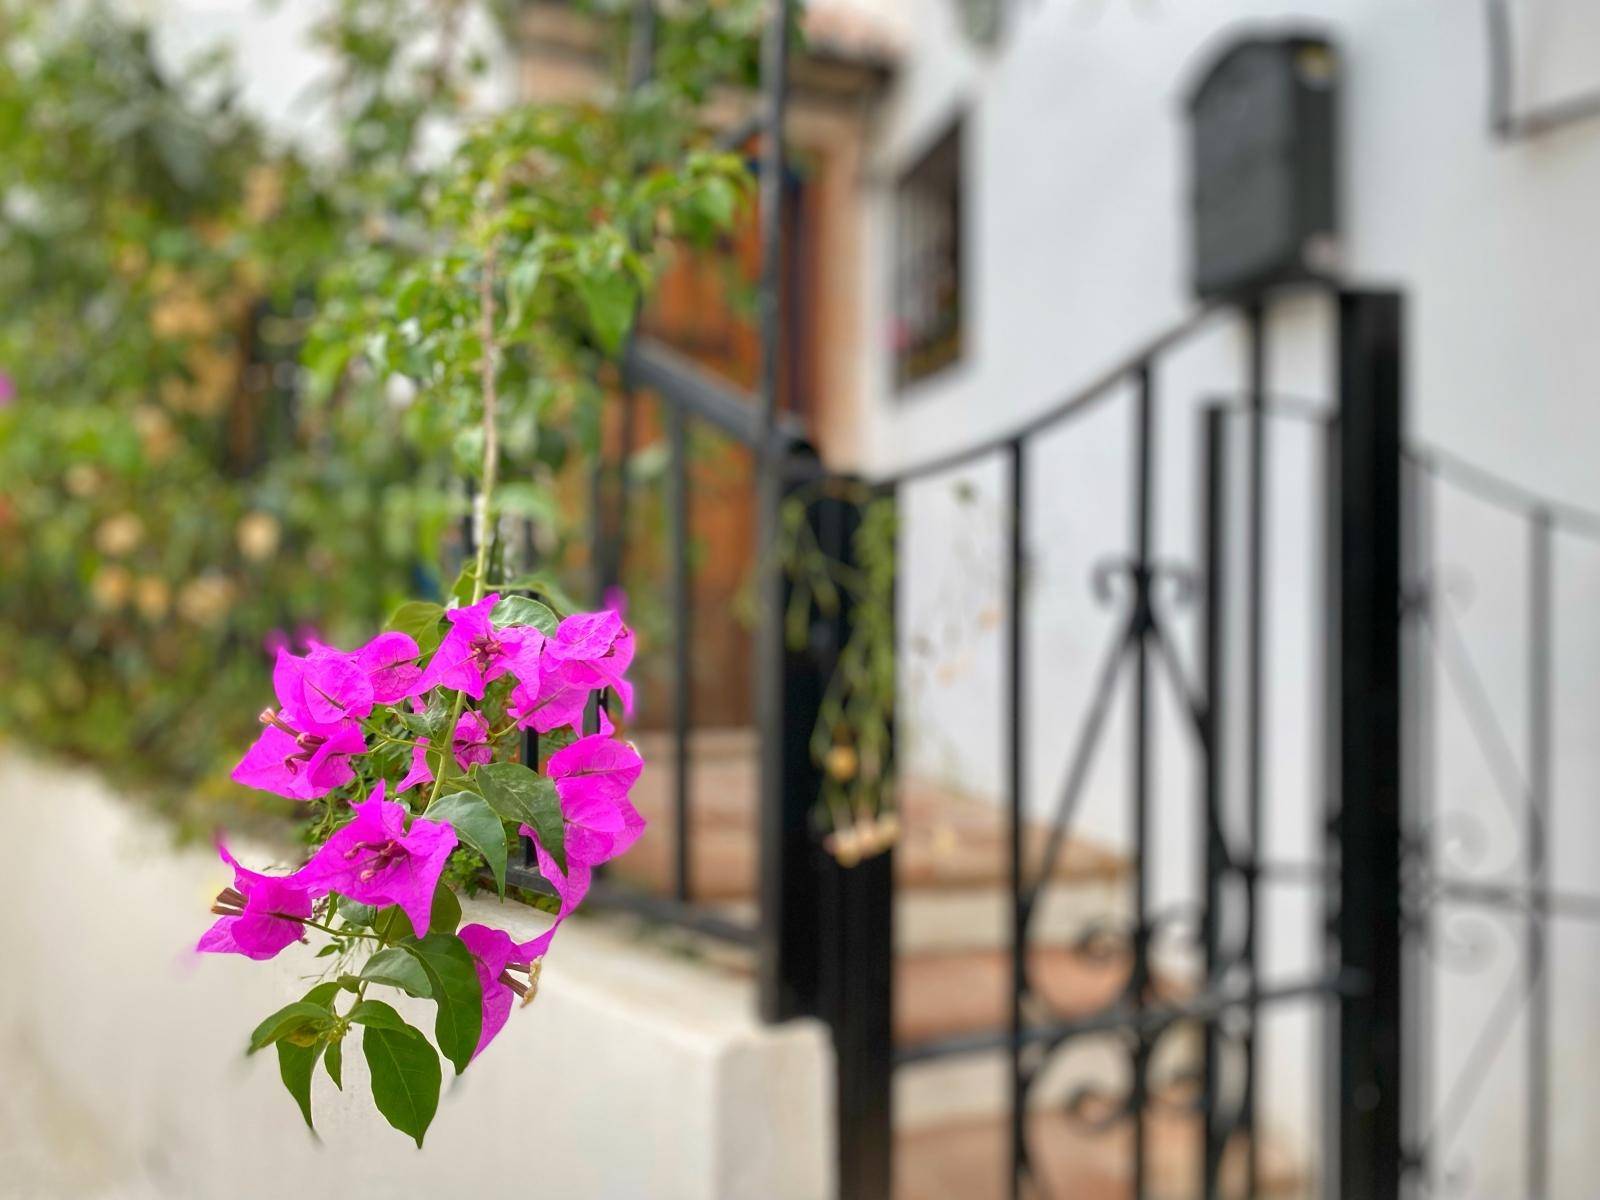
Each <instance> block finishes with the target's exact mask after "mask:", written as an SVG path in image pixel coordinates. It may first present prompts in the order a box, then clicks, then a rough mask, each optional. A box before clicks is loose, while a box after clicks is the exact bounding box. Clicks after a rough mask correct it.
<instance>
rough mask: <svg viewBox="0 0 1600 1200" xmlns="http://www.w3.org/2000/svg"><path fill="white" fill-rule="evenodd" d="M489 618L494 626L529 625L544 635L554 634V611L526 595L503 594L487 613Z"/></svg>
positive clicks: (500, 627)
mask: <svg viewBox="0 0 1600 1200" xmlns="http://www.w3.org/2000/svg"><path fill="white" fill-rule="evenodd" d="M489 620H490V621H492V622H493V623H494V625H495V627H496V628H498V629H504V628H505V627H506V626H508V625H530V626H532V627H533V628H534V629H537V630H538V631H539V632H540V633H542V634H544V635H545V637H552V636H554V634H555V631H556V626H557V625H558V624H560V622H559V621H557V620H556V615H555V613H553V612H551V611H550V609H549V608H547V607H546V606H545V605H543V604H540V603H539V602H538V601H537V600H530V599H528V597H526V596H505V597H503V598H502V599H501V600H500V602H499V603H498V604H496V605H495V606H494V608H493V609H492V610H491V611H490V613H489Z"/></svg>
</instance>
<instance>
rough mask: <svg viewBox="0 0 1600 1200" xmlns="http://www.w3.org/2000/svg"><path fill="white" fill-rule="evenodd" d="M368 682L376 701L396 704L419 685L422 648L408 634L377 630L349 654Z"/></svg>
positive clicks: (417, 690)
mask: <svg viewBox="0 0 1600 1200" xmlns="http://www.w3.org/2000/svg"><path fill="white" fill-rule="evenodd" d="M352 657H354V659H355V660H356V665H357V666H358V667H360V668H361V670H362V671H363V672H365V673H366V676H367V680H368V682H370V683H371V685H372V698H373V699H374V700H375V701H377V702H378V703H379V704H397V703H399V702H400V701H401V700H404V699H406V698H407V697H409V696H415V695H417V694H418V693H420V692H421V691H423V688H422V668H421V667H420V666H419V665H418V664H417V660H418V659H419V658H421V657H422V649H421V647H419V646H418V645H417V643H416V640H415V639H414V638H412V637H411V636H410V635H409V634H404V633H398V632H394V631H391V632H389V633H380V634H379V635H378V636H377V637H375V638H373V639H372V640H371V641H370V642H368V643H367V644H366V645H365V646H363V647H361V649H359V650H357V651H355V652H354V654H353V655H352Z"/></svg>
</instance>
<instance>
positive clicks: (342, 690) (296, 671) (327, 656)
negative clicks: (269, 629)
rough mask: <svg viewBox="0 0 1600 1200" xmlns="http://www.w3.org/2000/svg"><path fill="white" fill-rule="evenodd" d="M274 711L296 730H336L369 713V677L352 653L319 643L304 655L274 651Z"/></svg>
mask: <svg viewBox="0 0 1600 1200" xmlns="http://www.w3.org/2000/svg"><path fill="white" fill-rule="evenodd" d="M272 688H273V691H275V692H277V693H278V705H279V708H278V712H279V715H280V716H282V718H283V719H284V720H285V721H286V722H288V723H289V724H290V725H292V726H294V727H295V728H296V729H298V730H303V731H305V732H307V733H318V732H323V731H326V730H330V729H337V728H340V727H341V726H343V725H346V724H348V723H349V722H351V721H352V720H359V719H360V718H362V717H365V716H368V715H369V714H370V713H371V712H372V704H373V694H372V680H371V679H370V678H368V676H367V673H366V672H365V671H363V670H362V669H361V667H360V665H359V664H358V663H357V662H356V660H355V656H354V655H351V654H341V653H340V652H339V651H337V650H334V649H332V648H331V647H328V646H319V647H317V648H315V649H313V650H312V651H311V653H309V654H307V655H306V656H305V657H304V658H301V657H297V656H296V655H293V654H290V653H289V652H288V651H287V650H280V651H279V652H278V661H277V663H276V664H275V665H274V666H273V668H272Z"/></svg>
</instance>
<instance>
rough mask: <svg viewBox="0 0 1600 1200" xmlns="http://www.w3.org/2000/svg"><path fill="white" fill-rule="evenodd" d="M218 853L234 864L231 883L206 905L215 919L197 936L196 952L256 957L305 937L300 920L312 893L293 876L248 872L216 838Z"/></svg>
mask: <svg viewBox="0 0 1600 1200" xmlns="http://www.w3.org/2000/svg"><path fill="white" fill-rule="evenodd" d="M217 853H218V854H220V855H221V856H222V861H223V862H225V863H227V864H228V865H229V866H230V867H232V868H233V886H232V887H230V888H224V889H223V890H222V891H221V892H220V893H219V894H218V895H217V902H216V903H215V904H214V905H212V907H211V911H212V912H214V913H216V914H217V920H216V923H215V924H213V925H212V926H211V928H210V929H208V930H206V931H205V933H204V934H203V935H201V938H200V942H199V944H198V945H197V946H196V947H195V949H196V950H198V951H199V952H200V953H202V954H242V955H244V956H245V957H246V958H253V959H256V960H257V961H261V960H263V959H268V958H272V957H274V956H275V955H276V954H277V953H278V952H279V951H280V950H282V949H283V948H284V947H285V946H290V945H293V944H294V943H295V942H298V941H299V940H300V939H301V938H302V937H304V936H305V926H304V925H302V924H301V920H302V918H305V917H309V916H310V915H311V900H312V896H311V893H310V891H308V890H307V889H306V887H305V886H304V884H303V883H302V882H301V880H300V879H299V878H298V877H297V876H295V875H286V876H276V875H262V874H261V873H259V872H257V871H248V870H246V869H245V868H244V867H241V866H240V865H239V863H238V860H237V859H235V858H234V857H233V855H231V854H229V853H228V848H227V847H226V846H224V845H223V844H222V843H221V842H218V843H217Z"/></svg>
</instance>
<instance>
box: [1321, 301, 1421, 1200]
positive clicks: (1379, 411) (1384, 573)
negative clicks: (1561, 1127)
mask: <svg viewBox="0 0 1600 1200" xmlns="http://www.w3.org/2000/svg"><path fill="white" fill-rule="evenodd" d="M1401 307H1402V306H1401V298H1400V295H1399V294H1398V293H1396V292H1381V291H1373V292H1342V293H1340V295H1339V413H1338V418H1337V422H1336V433H1335V438H1334V450H1333V453H1334V456H1335V459H1336V461H1335V463H1334V464H1333V471H1332V479H1333V488H1334V494H1333V497H1332V501H1333V505H1334V528H1335V529H1336V531H1337V545H1336V546H1334V547H1331V548H1330V550H1331V553H1332V554H1333V555H1334V556H1335V560H1334V561H1333V562H1332V563H1331V564H1330V565H1331V569H1332V572H1333V574H1334V581H1333V589H1332V595H1333V597H1334V601H1335V604H1336V613H1335V614H1334V621H1333V632H1332V636H1333V638H1334V639H1335V641H1334V645H1333V646H1332V648H1331V649H1332V653H1331V654H1330V656H1329V666H1330V669H1331V671H1332V672H1333V673H1334V677H1335V682H1334V696H1335V699H1336V707H1337V711H1336V713H1334V714H1332V715H1333V716H1334V728H1335V730H1336V732H1335V734H1334V738H1335V741H1334V747H1335V748H1334V751H1333V755H1334V761H1333V762H1332V764H1331V766H1332V769H1333V772H1334V776H1333V783H1334V788H1335V793H1336V795H1337V796H1338V798H1339V804H1338V813H1337V818H1336V821H1337V836H1338V847H1339V864H1340V872H1339V894H1338V910H1337V917H1336V920H1335V925H1334V928H1335V932H1336V934H1337V938H1338V946H1339V965H1340V968H1341V970H1340V982H1341V989H1340V1000H1339V1016H1338V1022H1337V1029H1336V1031H1334V1033H1333V1036H1334V1038H1335V1039H1336V1040H1335V1042H1334V1047H1333V1048H1334V1049H1335V1051H1336V1057H1337V1062H1338V1079H1339V1092H1338V1097H1337V1101H1338V1105H1339V1107H1338V1110H1337V1114H1336V1116H1335V1118H1334V1120H1335V1122H1336V1124H1337V1127H1338V1141H1339V1145H1338V1152H1337V1155H1336V1156H1334V1155H1330V1160H1334V1162H1336V1170H1337V1173H1338V1175H1337V1179H1336V1180H1333V1181H1331V1186H1330V1190H1329V1191H1328V1194H1329V1195H1330V1196H1341V1197H1345V1198H1347V1200H1397V1198H1398V1197H1399V1195H1400V1181H1401V1173H1402V1170H1403V1163H1402V1141H1401V1111H1402V1110H1401V1095H1400V1089H1401V1071H1400V1068H1401V1018H1402V1009H1401V989H1400V984H1401V938H1402V931H1401V901H1400V876H1401V840H1400V829H1401V825H1400V806H1401V744H1400V740H1401V729H1400V719H1401V704H1400V625H1401V549H1400V546H1401V543H1400V527H1401V480H1400V469H1401V458H1400V446H1401V431H1402V428H1403V424H1402V412H1403V408H1402V399H1401V366H1402V353H1401V346H1402V342H1401ZM1330 1165H1332V1164H1330Z"/></svg>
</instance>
